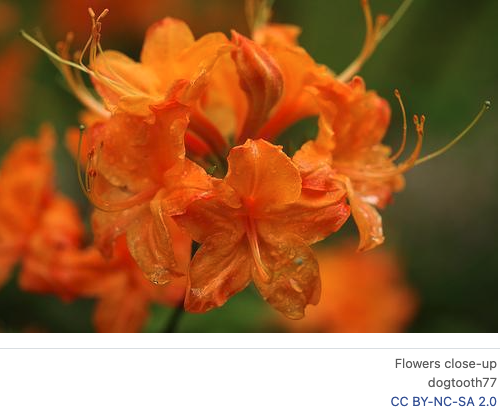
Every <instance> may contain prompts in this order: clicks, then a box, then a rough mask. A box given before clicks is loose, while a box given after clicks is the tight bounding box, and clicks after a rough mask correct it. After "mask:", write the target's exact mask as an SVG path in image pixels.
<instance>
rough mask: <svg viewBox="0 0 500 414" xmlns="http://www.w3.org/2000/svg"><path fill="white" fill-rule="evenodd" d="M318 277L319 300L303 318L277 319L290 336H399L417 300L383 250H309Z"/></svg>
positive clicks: (390, 257) (396, 263) (399, 270)
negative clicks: (331, 333) (300, 334)
mask: <svg viewBox="0 0 500 414" xmlns="http://www.w3.org/2000/svg"><path fill="white" fill-rule="evenodd" d="M315 254H316V257H317V258H318V263H319V268H320V272H321V276H322V279H321V280H322V293H321V302H320V303H319V305H318V306H315V307H313V308H311V309H310V310H309V311H308V312H307V315H306V316H305V318H303V319H302V320H300V321H290V320H285V319H284V318H283V323H284V324H285V326H286V327H287V329H289V330H291V331H293V332H402V331H404V330H405V328H406V327H407V326H408V323H409V322H411V320H412V318H413V317H414V315H415V311H416V308H417V298H416V295H415V293H414V292H413V290H412V289H411V288H410V287H409V286H408V285H407V283H406V281H405V279H404V277H403V275H404V273H403V272H402V270H401V267H400V265H399V261H398V260H397V257H396V256H395V255H394V254H393V253H392V252H389V251H387V250H383V249H381V250H379V249H377V250H376V251H372V252H367V253H356V252H355V251H354V249H353V248H352V247H351V246H345V247H342V248H318V249H317V250H315Z"/></svg>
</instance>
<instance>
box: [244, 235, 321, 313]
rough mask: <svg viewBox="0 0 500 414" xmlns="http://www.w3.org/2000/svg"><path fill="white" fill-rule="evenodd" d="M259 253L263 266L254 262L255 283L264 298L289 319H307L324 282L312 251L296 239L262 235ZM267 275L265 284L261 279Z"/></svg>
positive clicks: (295, 237)
mask: <svg viewBox="0 0 500 414" xmlns="http://www.w3.org/2000/svg"><path fill="white" fill-rule="evenodd" d="M259 236H260V237H259V251H260V258H261V262H262V265H263V266H264V267H265V269H261V270H259V269H258V268H257V266H258V265H257V263H256V262H254V266H253V269H252V273H253V280H254V283H255V285H256V286H257V289H258V290H259V292H260V293H261V295H262V296H263V297H264V299H266V300H267V301H268V302H269V303H270V304H271V305H272V306H273V307H274V308H276V309H277V310H279V311H280V312H282V313H283V314H284V315H285V316H287V317H288V318H290V319H300V318H302V317H303V316H304V308H305V307H306V306H307V305H308V304H313V305H314V304H316V303H318V301H319V295H320V291H321V281H320V278H319V268H318V262H317V261H316V258H315V257H314V254H313V252H312V250H311V249H310V248H309V247H308V246H307V245H306V244H305V243H304V241H303V240H302V239H301V238H300V237H298V236H295V235H280V237H276V236H274V235H273V234H265V235H262V234H260V232H259ZM262 271H264V272H266V274H267V275H268V276H269V278H270V279H269V280H268V281H267V282H266V281H265V280H263V278H262V277H260V274H261V272H262Z"/></svg>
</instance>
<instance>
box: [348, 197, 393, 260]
mask: <svg viewBox="0 0 500 414" xmlns="http://www.w3.org/2000/svg"><path fill="white" fill-rule="evenodd" d="M349 204H350V205H351V211H352V216H353V217H354V221H355V222H356V225H357V226H358V230H359V245H358V250H359V251H366V250H370V249H373V248H374V247H377V246H378V245H380V244H382V243H383V242H384V232H383V228H382V217H381V216H380V214H379V213H378V211H377V210H376V209H375V207H373V206H371V205H370V204H368V203H365V202H364V201H362V200H361V199H360V198H359V197H358V196H357V195H355V194H351V195H350V196H349Z"/></svg>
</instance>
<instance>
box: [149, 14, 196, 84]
mask: <svg viewBox="0 0 500 414" xmlns="http://www.w3.org/2000/svg"><path fill="white" fill-rule="evenodd" d="M193 43H194V37H193V34H192V33H191V30H190V29H189V27H188V25H187V24H186V23H184V22H183V21H181V20H177V19H172V18H170V17H167V18H165V19H162V20H160V21H158V22H156V23H154V24H153V25H151V26H150V27H149V29H148V30H147V32H146V36H145V39H144V45H143V47H142V52H141V62H142V63H143V64H144V65H145V66H147V67H148V68H150V69H152V71H153V72H154V73H155V74H157V75H158V77H159V78H160V80H161V83H162V86H163V89H164V91H165V92H166V88H167V87H168V85H170V84H171V82H172V81H173V80H175V79H178V78H180V77H182V76H180V73H178V72H179V67H178V64H177V59H178V58H179V55H180V54H181V53H182V52H183V51H184V50H185V49H186V48H188V47H189V46H191V45H192V44H193Z"/></svg>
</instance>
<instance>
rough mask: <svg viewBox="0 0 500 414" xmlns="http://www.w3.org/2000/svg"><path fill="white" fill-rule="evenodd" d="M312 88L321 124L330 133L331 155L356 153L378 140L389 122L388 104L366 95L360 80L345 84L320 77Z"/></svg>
mask: <svg viewBox="0 0 500 414" xmlns="http://www.w3.org/2000/svg"><path fill="white" fill-rule="evenodd" d="M315 88H316V91H317V93H316V98H317V101H318V104H319V105H320V107H321V117H322V118H323V122H325V124H326V125H328V127H329V128H330V129H331V131H333V133H334V140H335V149H334V153H335V154H346V153H347V154H349V153H352V152H357V151H359V150H361V149H363V148H369V147H371V146H373V145H375V144H378V143H379V142H380V141H381V140H382V138H383V137H384V135H385V132H386V130H387V127H388V125H389V121H390V108H389V104H388V103H387V101H386V100H385V99H382V98H380V97H379V96H378V95H377V94H376V93H375V92H373V91H368V92H367V91H366V88H365V84H364V82H363V80H362V79H361V78H360V77H355V78H354V79H353V80H352V81H351V82H350V83H349V84H344V83H342V82H339V81H337V80H335V79H334V78H332V77H323V81H322V83H320V84H318V85H316V87H315Z"/></svg>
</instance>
